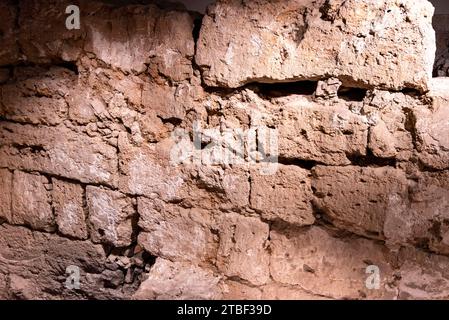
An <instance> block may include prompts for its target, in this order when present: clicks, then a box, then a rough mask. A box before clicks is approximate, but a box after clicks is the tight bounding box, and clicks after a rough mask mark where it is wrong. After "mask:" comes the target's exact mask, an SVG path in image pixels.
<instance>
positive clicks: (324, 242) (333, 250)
mask: <svg viewBox="0 0 449 320" xmlns="http://www.w3.org/2000/svg"><path fill="white" fill-rule="evenodd" d="M270 239H271V244H270V249H271V258H270V270H271V276H272V277H273V279H274V280H275V281H277V282H279V283H281V284H284V285H288V286H289V287H290V288H292V287H294V286H297V287H299V288H301V289H302V290H305V291H306V292H307V293H310V294H312V295H320V296H324V297H329V298H336V299H342V298H349V299H360V298H367V297H368V298H369V299H374V298H381V299H393V298H394V297H396V295H397V288H395V287H394V285H392V283H393V280H394V279H393V270H392V267H391V266H390V260H389V256H388V250H387V249H385V248H384V247H382V246H381V245H379V244H376V243H375V242H373V241H369V240H366V239H360V238H359V239H354V238H347V239H338V238H335V237H333V236H331V235H330V234H328V233H327V232H326V231H325V230H324V229H321V228H318V227H312V228H310V229H305V230H304V229H303V230H294V229H292V230H282V231H279V230H273V231H271V233H270ZM369 265H374V266H377V267H378V271H379V280H380V281H379V287H378V288H376V289H378V290H370V289H369V288H368V287H367V286H366V283H367V280H368V278H369V276H370V274H369V273H367V267H368V266H369ZM369 283H371V282H369Z"/></svg>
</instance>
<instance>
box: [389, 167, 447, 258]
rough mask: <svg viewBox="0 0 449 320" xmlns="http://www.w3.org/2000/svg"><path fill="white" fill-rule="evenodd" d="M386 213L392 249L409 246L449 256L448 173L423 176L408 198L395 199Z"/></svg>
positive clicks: (418, 179) (414, 183) (420, 175)
mask: <svg viewBox="0 0 449 320" xmlns="http://www.w3.org/2000/svg"><path fill="white" fill-rule="evenodd" d="M394 200H395V201H392V203H391V206H390V207H389V208H388V209H387V210H386V217H385V225H384V234H385V237H386V244H387V245H388V246H390V247H391V248H396V249H397V248H398V247H399V246H401V245H403V244H405V243H408V244H412V245H415V246H423V245H425V246H426V247H428V248H429V249H430V250H432V251H435V252H439V253H443V254H448V253H449V216H448V212H449V174H448V172H441V173H437V172H435V173H420V174H417V175H415V176H414V177H413V182H412V184H411V186H410V188H409V192H408V197H407V198H403V199H399V198H396V199H394Z"/></svg>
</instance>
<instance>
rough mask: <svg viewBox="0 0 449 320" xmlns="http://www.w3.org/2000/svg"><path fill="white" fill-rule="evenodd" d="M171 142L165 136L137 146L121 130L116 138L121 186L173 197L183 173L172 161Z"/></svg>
mask: <svg viewBox="0 0 449 320" xmlns="http://www.w3.org/2000/svg"><path fill="white" fill-rule="evenodd" d="M173 144H174V141H172V140H171V139H166V140H164V141H162V142H160V143H158V144H143V145H142V146H140V147H137V146H135V145H133V144H131V142H130V141H129V139H128V136H127V134H126V133H121V134H120V135H119V140H118V148H119V166H120V173H121V175H120V183H119V186H120V188H121V189H122V190H123V191H125V192H127V193H131V194H134V195H144V196H148V197H152V196H154V195H158V196H159V197H160V198H161V199H163V200H171V199H176V198H177V197H178V190H179V188H180V187H181V186H182V185H183V183H184V176H183V174H182V172H181V171H180V170H179V169H178V168H176V167H175V166H174V165H172V163H171V159H170V152H171V150H172V149H171V148H172V146H173Z"/></svg>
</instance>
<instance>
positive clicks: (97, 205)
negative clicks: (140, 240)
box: [86, 186, 135, 247]
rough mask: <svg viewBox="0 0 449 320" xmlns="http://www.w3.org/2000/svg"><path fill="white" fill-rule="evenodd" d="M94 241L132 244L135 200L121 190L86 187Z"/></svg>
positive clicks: (124, 244) (118, 244)
mask: <svg viewBox="0 0 449 320" xmlns="http://www.w3.org/2000/svg"><path fill="white" fill-rule="evenodd" d="M86 198H87V206H88V208H89V225H90V234H91V237H92V241H94V242H95V243H108V244H112V245H114V246H116V247H125V246H128V245H130V244H131V242H132V240H133V239H132V237H133V218H135V210H134V204H133V200H132V199H131V198H129V197H127V196H126V195H124V194H123V193H121V192H118V191H113V190H106V189H101V188H98V187H93V186H87V187H86Z"/></svg>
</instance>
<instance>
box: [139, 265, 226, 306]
mask: <svg viewBox="0 0 449 320" xmlns="http://www.w3.org/2000/svg"><path fill="white" fill-rule="evenodd" d="M219 280H220V278H219V277H217V276H215V275H214V274H213V273H212V272H211V271H208V270H206V269H203V268H201V267H198V266H196V265H193V264H189V263H186V262H171V261H169V260H164V259H161V258H158V259H157V260H156V264H155V265H154V266H153V267H152V268H151V270H150V273H149V274H148V278H147V280H145V281H144V282H143V283H142V284H141V286H140V288H139V290H138V291H137V292H136V293H135V295H134V298H135V299H151V300H153V299H165V300H166V299H176V300H178V299H179V300H203V299H219V298H220V296H221V293H220V292H219V290H218V282H219Z"/></svg>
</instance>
